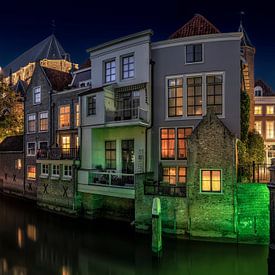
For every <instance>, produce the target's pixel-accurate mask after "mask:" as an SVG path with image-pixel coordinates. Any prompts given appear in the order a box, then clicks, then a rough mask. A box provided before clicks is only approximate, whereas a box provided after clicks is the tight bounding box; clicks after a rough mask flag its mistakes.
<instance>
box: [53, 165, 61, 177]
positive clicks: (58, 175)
mask: <svg viewBox="0 0 275 275" xmlns="http://www.w3.org/2000/svg"><path fill="white" fill-rule="evenodd" d="M54 166H56V167H58V169H56V171H57V170H58V174H55V173H54ZM51 176H52V178H60V164H54V163H53V164H52V165H51Z"/></svg>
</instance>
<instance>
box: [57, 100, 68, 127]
mask: <svg viewBox="0 0 275 275" xmlns="http://www.w3.org/2000/svg"><path fill="white" fill-rule="evenodd" d="M69 127H70V105H64V106H60V108H59V128H60V129H62V128H69Z"/></svg>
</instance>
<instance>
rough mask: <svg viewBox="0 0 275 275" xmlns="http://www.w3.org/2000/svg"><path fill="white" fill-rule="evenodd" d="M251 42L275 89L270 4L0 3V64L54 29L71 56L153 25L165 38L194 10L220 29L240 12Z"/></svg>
mask: <svg viewBox="0 0 275 275" xmlns="http://www.w3.org/2000/svg"><path fill="white" fill-rule="evenodd" d="M242 10H243V11H245V13H246V15H245V20H244V21H245V22H244V25H245V28H246V30H247V32H248V35H249V37H250V39H251V41H252V43H253V44H254V45H255V46H256V60H255V73H256V78H261V79H263V80H265V81H266V82H267V83H268V84H269V85H270V86H272V87H273V88H274V89H275V77H274V76H275V66H274V61H275V35H274V34H275V17H274V8H273V7H272V4H271V3H269V2H268V1H266V0H262V1H260V2H257V5H255V4H254V3H253V2H252V1H247V2H245V1H242V2H241V3H239V1H236V0H231V1H221V0H220V1H210V0H208V1H195V0H189V1H186V0H185V1H184V0H169V1H168V0H166V1H161V0H159V1H155V0H154V1H150V0H147V1H145V0H139V1H129V0H128V1H125V0H112V1H104V0H97V1H92V0H90V1H89V0H88V1H83V0H74V1H70V0H67V1H58V0H55V1H53V0H48V1H46V0H45V1H43V0H42V1H38V0H36V1H27V0H25V1H18V0H13V1H5V3H3V2H2V1H1V3H0V26H1V36H0V66H5V65H7V64H8V63H9V62H10V61H12V60H13V59H14V58H15V57H17V56H18V55H19V54H21V53H22V52H24V51H25V50H27V49H29V48H30V47H31V46H33V45H34V44H36V43H38V42H40V41H41V40H42V39H44V38H45V37H47V36H48V35H50V34H51V32H52V31H51V21H52V19H54V20H55V22H56V31H55V34H56V36H57V38H58V39H59V41H60V42H61V44H62V45H63V47H64V49H65V50H66V51H67V52H69V53H70V54H71V57H72V59H73V60H74V61H76V62H78V63H82V62H83V61H84V60H85V59H87V58H88V55H87V53H86V49H87V48H89V47H91V46H94V45H96V44H98V43H101V42H105V41H107V40H111V39H113V38H117V37H119V36H123V35H127V34H129V33H133V32H136V31H140V30H144V29H147V28H152V29H153V30H154V33H155V35H154V37H153V40H160V39H166V38H167V37H168V36H169V35H170V34H171V33H173V32H174V31H175V30H176V29H178V28H179V27H180V26H182V25H183V24H184V23H186V22H187V21H188V20H189V19H190V18H191V17H192V16H193V15H194V14H195V13H200V14H202V15H204V16H205V17H206V18H207V19H208V20H210V21H211V22H212V23H213V24H214V25H216V27H217V28H218V29H220V31H222V32H230V31H236V30H237V29H238V25H239V21H240V16H239V13H240V11H242Z"/></svg>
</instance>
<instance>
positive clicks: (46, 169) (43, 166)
mask: <svg viewBox="0 0 275 275" xmlns="http://www.w3.org/2000/svg"><path fill="white" fill-rule="evenodd" d="M41 175H42V176H48V175H49V165H48V164H41Z"/></svg>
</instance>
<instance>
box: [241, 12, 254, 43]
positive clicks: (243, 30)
mask: <svg viewBox="0 0 275 275" xmlns="http://www.w3.org/2000/svg"><path fill="white" fill-rule="evenodd" d="M244 15H245V13H244V12H243V11H241V12H240V26H239V29H238V32H242V33H243V37H242V41H241V46H242V47H251V48H255V47H254V46H253V44H252V43H251V40H250V39H249V37H248V34H247V32H246V31H245V29H244V26H243V18H244Z"/></svg>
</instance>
